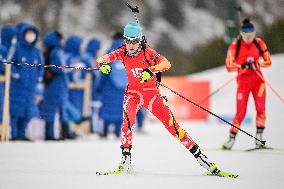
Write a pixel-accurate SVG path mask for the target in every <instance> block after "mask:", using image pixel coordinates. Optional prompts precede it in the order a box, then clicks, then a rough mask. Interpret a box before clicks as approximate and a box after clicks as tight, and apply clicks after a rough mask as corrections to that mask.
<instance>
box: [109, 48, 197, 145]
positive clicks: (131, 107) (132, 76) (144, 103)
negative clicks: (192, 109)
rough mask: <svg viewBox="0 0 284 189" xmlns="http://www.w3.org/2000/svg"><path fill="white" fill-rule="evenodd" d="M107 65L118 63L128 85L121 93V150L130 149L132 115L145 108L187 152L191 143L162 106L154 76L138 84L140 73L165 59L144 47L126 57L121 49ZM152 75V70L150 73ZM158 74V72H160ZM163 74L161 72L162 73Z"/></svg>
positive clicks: (112, 54) (134, 118) (166, 107)
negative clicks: (121, 63) (121, 65)
mask: <svg viewBox="0 0 284 189" xmlns="http://www.w3.org/2000/svg"><path fill="white" fill-rule="evenodd" d="M106 56H107V57H108V58H109V60H110V62H113V61H115V60H121V61H122V62H123V64H124V66H125V69H126V74H127V77H128V85H127V88H126V90H125V96H124V102H123V109H124V113H123V126H122V132H121V135H122V136H121V142H122V147H123V148H131V146H132V131H133V127H134V123H135V120H136V113H137V111H138V110H139V109H140V108H143V107H144V108H147V109H148V110H149V111H150V112H151V113H152V114H153V115H154V116H156V117H157V118H158V119H159V120H160V121H161V122H162V123H163V125H164V126H165V128H166V129H167V130H168V131H169V132H170V133H171V134H172V135H173V136H174V137H176V138H177V139H178V140H180V141H181V142H182V144H183V145H184V146H185V147H186V148H187V149H191V147H193V146H194V145H195V142H194V141H193V140H192V139H191V138H190V137H189V135H188V134H187V132H186V131H185V130H183V129H182V128H181V127H180V126H179V124H178V123H177V122H176V120H175V118H174V116H173V114H172V112H171V111H170V109H169V108H168V106H166V105H165V104H164V102H163V98H162V96H161V95H160V93H159V89H158V86H157V78H156V75H155V74H154V75H153V76H152V78H150V79H149V80H148V81H146V82H144V83H140V77H141V72H142V71H143V70H144V69H146V68H149V67H150V66H154V65H158V64H159V63H160V62H161V61H163V60H166V59H165V57H163V56H161V55H160V54H158V53H157V52H156V51H155V50H153V49H151V48H150V46H148V45H147V46H146V48H145V49H142V50H141V52H140V53H139V54H138V55H137V56H135V57H130V56H128V55H127V54H126V53H125V46H122V47H121V48H119V49H117V50H115V51H113V52H111V53H109V54H108V55H106ZM151 71H153V72H154V73H155V70H151ZM160 71H161V70H159V72H160ZM162 71H165V70H162Z"/></svg>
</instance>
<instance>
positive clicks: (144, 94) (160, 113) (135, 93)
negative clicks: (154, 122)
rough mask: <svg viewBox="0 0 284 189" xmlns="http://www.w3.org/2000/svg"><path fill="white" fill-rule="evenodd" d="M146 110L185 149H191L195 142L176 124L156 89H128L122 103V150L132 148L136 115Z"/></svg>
mask: <svg viewBox="0 0 284 189" xmlns="http://www.w3.org/2000/svg"><path fill="white" fill-rule="evenodd" d="M142 107H144V108H147V109H148V110H149V111H150V112H151V113H152V114H153V115H154V116H155V117H157V118H158V119H159V120H160V121H161V122H162V123H163V125H164V126H165V128H166V129H167V130H168V131H169V132H170V133H171V134H172V135H173V136H174V137H175V138H177V139H178V140H179V141H180V142H181V143H182V144H183V145H184V146H185V147H186V148H187V149H191V147H193V146H194V145H195V142H194V141H193V140H192V139H191V138H190V137H189V135H188V134H187V132H186V131H185V130H183V129H182V128H181V127H180V126H179V124H178V123H177V122H176V120H175V118H174V116H173V114H172V112H171V111H170V109H169V108H168V106H166V105H165V104H164V102H163V98H162V96H161V95H160V93H159V90H158V89H157V88H137V87H128V88H127V90H126V92H125V96H124V102H123V108H124V113H123V126H122V132H121V135H122V136H121V142H122V146H123V148H130V147H131V146H132V132H133V128H134V123H135V120H136V113H137V111H138V110H139V109H140V108H142Z"/></svg>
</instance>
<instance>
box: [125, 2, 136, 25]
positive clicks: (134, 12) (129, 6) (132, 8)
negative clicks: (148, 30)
mask: <svg viewBox="0 0 284 189" xmlns="http://www.w3.org/2000/svg"><path fill="white" fill-rule="evenodd" d="M125 5H126V6H127V7H128V8H129V9H130V10H131V11H132V12H133V14H134V17H135V20H136V22H137V23H139V21H138V18H137V15H136V13H139V9H138V6H135V7H132V6H131V5H130V4H129V3H127V2H125Z"/></svg>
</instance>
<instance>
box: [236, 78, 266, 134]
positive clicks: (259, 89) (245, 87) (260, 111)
mask: <svg viewBox="0 0 284 189" xmlns="http://www.w3.org/2000/svg"><path fill="white" fill-rule="evenodd" d="M237 83H238V89H237V96H236V101H237V112H236V115H235V117H234V120H233V124H234V125H236V126H237V127H238V128H240V126H241V123H242V121H243V119H244V117H245V115H246V111H247V103H248V98H249V94H250V93H252V96H253V99H254V104H255V109H256V127H257V128H264V127H265V119H266V116H265V99H266V90H265V83H264V81H263V80H262V79H261V78H260V77H259V76H258V75H257V73H255V74H243V75H241V76H239V77H238V78H237ZM237 132H238V129H236V128H234V127H232V128H231V133H237Z"/></svg>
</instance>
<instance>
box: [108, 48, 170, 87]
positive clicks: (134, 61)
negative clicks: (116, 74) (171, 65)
mask: <svg viewBox="0 0 284 189" xmlns="http://www.w3.org/2000/svg"><path fill="white" fill-rule="evenodd" d="M124 52H125V46H123V47H121V48H119V49H117V50H115V51H113V52H111V53H109V54H108V57H109V59H110V61H111V62H112V61H115V60H121V61H122V62H123V64H124V67H125V69H126V74H127V78H128V85H129V86H135V87H143V88H144V87H146V88H152V87H156V86H157V78H156V75H154V76H153V77H152V78H151V79H149V80H148V81H147V82H145V83H140V77H141V72H142V71H143V69H146V68H149V67H150V65H151V66H153V65H157V64H159V63H160V62H161V61H162V60H163V59H165V57H164V56H162V55H160V54H158V53H157V52H156V51H155V50H153V49H151V47H150V46H149V45H147V47H146V49H145V56H146V58H147V60H148V62H149V64H150V65H149V64H148V63H147V61H146V60H145V56H144V50H143V49H142V51H141V52H140V53H139V54H138V55H137V56H135V57H130V56H127V55H125V54H124ZM151 71H153V70H151ZM154 73H155V72H154Z"/></svg>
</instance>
